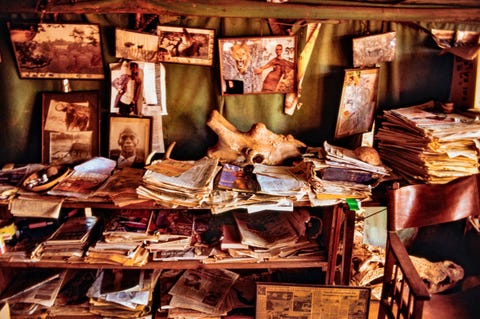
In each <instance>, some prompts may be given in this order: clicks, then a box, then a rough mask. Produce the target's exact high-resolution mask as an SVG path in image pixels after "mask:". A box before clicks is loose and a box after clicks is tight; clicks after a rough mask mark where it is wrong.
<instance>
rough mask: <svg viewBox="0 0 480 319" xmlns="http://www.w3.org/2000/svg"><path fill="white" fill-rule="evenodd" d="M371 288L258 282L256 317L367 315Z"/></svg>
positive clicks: (363, 318)
mask: <svg viewBox="0 0 480 319" xmlns="http://www.w3.org/2000/svg"><path fill="white" fill-rule="evenodd" d="M369 308H370V288H366V287H358V286H357V287H352V286H326V285H321V286H320V285H301V284H294V285H292V284H285V283H263V282H258V283H257V294H256V309H255V318H256V319H268V318H284V317H285V318H344V319H368V314H369Z"/></svg>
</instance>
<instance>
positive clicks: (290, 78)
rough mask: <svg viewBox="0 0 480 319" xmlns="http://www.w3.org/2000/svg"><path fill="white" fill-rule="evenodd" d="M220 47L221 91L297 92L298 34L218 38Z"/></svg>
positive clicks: (241, 92)
mask: <svg viewBox="0 0 480 319" xmlns="http://www.w3.org/2000/svg"><path fill="white" fill-rule="evenodd" d="M218 48H219V51H220V73H221V85H222V94H224V95H226V94H250V93H290V92H295V90H296V86H297V41H296V37H294V36H278V37H255V38H230V39H219V40H218Z"/></svg>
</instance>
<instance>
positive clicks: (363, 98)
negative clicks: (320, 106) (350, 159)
mask: <svg viewBox="0 0 480 319" xmlns="http://www.w3.org/2000/svg"><path fill="white" fill-rule="evenodd" d="M378 77H379V68H367V69H347V70H345V77H344V81H343V90H342V97H341V100H340V107H339V110H338V117H337V124H336V127H335V139H340V138H344V137H347V136H351V135H355V134H360V133H366V132H369V131H370V130H371V129H372V125H373V121H374V113H375V109H376V106H377V94H378Z"/></svg>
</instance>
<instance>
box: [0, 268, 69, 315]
mask: <svg viewBox="0 0 480 319" xmlns="http://www.w3.org/2000/svg"><path fill="white" fill-rule="evenodd" d="M66 272H67V271H66V270H58V269H34V270H31V269H28V270H21V271H17V274H16V276H15V278H13V279H12V280H11V283H10V285H9V286H7V288H6V289H5V290H4V291H3V293H2V295H1V296H0V303H2V302H6V301H7V302H8V303H9V304H10V305H11V306H12V307H14V306H15V304H17V303H18V304H19V305H23V307H24V308H25V309H27V308H29V309H31V311H32V313H33V312H35V313H37V312H41V310H42V309H43V310H45V308H49V307H51V306H52V305H53V304H54V302H55V298H56V297H57V295H58V293H59V291H60V287H61V286H62V283H63V281H64V279H65V275H66ZM27 305H29V306H28V307H27ZM31 316H32V317H35V316H34V315H33V314H31Z"/></svg>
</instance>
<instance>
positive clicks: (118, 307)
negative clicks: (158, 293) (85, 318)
mask: <svg viewBox="0 0 480 319" xmlns="http://www.w3.org/2000/svg"><path fill="white" fill-rule="evenodd" d="M159 276H160V270H158V269H157V270H152V269H148V270H147V269H145V270H140V269H128V270H127V269H123V270H118V269H116V270H112V269H103V270H99V272H98V275H97V278H96V280H95V281H94V283H93V284H92V286H91V287H90V289H89V290H88V292H87V297H89V298H90V312H91V313H93V314H97V315H100V316H102V318H105V317H108V318H151V312H152V301H153V298H152V295H153V290H154V288H155V285H156V284H157V281H158V278H159Z"/></svg>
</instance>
